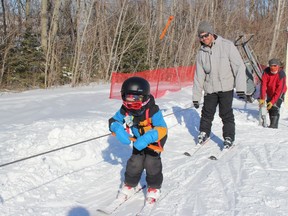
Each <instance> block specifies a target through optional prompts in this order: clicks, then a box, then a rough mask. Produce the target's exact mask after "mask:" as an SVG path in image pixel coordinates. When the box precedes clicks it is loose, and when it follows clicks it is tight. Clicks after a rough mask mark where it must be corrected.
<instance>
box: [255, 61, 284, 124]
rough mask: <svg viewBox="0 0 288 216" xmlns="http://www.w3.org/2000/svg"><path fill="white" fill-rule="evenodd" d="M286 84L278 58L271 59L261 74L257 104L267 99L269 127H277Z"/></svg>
mask: <svg viewBox="0 0 288 216" xmlns="http://www.w3.org/2000/svg"><path fill="white" fill-rule="evenodd" d="M286 90H287V86H286V74H285V72H284V71H283V70H282V69H281V68H280V61H279V59H271V60H270V61H269V67H267V68H266V69H265V70H264V73H263V75H262V83H261V91H260V99H259V106H263V105H264V103H265V99H266V101H267V110H268V112H269V118H270V126H269V127H270V128H278V122H279V117H280V114H279V110H280V107H281V104H282V102H283V101H284V96H285V92H286Z"/></svg>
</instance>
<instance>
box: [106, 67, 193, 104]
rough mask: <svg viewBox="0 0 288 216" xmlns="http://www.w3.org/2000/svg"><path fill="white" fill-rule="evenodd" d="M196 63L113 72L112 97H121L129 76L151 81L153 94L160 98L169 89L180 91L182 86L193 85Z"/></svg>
mask: <svg viewBox="0 0 288 216" xmlns="http://www.w3.org/2000/svg"><path fill="white" fill-rule="evenodd" d="M194 72H195V65H193V66H187V67H175V68H162V69H156V70H148V71H142V72H135V73H130V74H128V73H115V72H114V73H112V78H111V87H110V98H113V99H121V93H120V91H121V86H122V83H123V82H124V81H125V80H126V79H127V78H129V77H132V76H139V77H143V78H144V79H146V80H147V81H148V82H149V83H150V88H151V90H150V91H151V94H152V95H153V96H154V97H155V98H159V97H161V96H163V95H164V94H165V92H167V91H179V90H180V89H181V88H182V87H185V86H188V85H192V83H193V79H194Z"/></svg>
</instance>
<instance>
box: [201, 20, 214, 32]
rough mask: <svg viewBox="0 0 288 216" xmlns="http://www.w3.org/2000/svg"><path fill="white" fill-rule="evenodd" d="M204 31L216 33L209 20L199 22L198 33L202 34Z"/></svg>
mask: <svg viewBox="0 0 288 216" xmlns="http://www.w3.org/2000/svg"><path fill="white" fill-rule="evenodd" d="M202 33H210V34H214V30H213V28H212V26H211V25H210V23H208V22H207V21H201V22H200V23H199V26H198V35H200V34H202Z"/></svg>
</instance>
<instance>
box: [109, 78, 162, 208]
mask: <svg viewBox="0 0 288 216" xmlns="http://www.w3.org/2000/svg"><path fill="white" fill-rule="evenodd" d="M121 96H122V101H123V104H122V106H121V108H120V110H118V111H117V112H116V114H115V115H114V116H113V117H112V118H110V119H109V129H110V131H111V132H113V133H115V135H116V138H117V139H118V140H119V141H120V142H121V143H122V144H125V145H129V144H130V142H131V140H133V139H134V141H133V151H132V156H131V157H130V159H129V160H128V162H127V165H126V171H125V180H124V183H123V186H122V188H121V190H120V191H119V194H118V196H117V199H124V200H125V199H128V198H129V196H131V195H133V194H134V193H135V191H136V190H137V187H136V186H137V185H138V183H139V181H140V178H141V174H142V172H143V170H144V169H145V170H146V182H147V185H148V190H147V196H146V202H149V203H153V202H155V201H156V200H157V199H158V198H159V197H160V188H161V184H162V181H163V174H162V163H161V157H160V152H161V149H162V148H163V146H164V143H165V142H166V139H167V125H166V123H165V121H164V118H163V115H162V113H161V111H160V110H159V107H158V106H157V105H156V104H155V100H154V97H153V96H152V95H151V94H150V84H149V83H148V81H147V80H145V79H143V78H141V77H131V78H128V79H127V80H125V81H124V83H123V84H122V87H121ZM124 123H125V127H126V128H124V126H123V124H124ZM129 130H130V131H131V132H132V134H133V137H132V136H131V135H130V134H129V133H128V132H129ZM127 131H128V132H127ZM155 148H156V149H158V150H156V151H155V150H152V149H155Z"/></svg>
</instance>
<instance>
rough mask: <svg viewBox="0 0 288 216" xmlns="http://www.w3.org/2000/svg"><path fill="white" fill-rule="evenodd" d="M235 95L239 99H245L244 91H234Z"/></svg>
mask: <svg viewBox="0 0 288 216" xmlns="http://www.w3.org/2000/svg"><path fill="white" fill-rule="evenodd" d="M236 94H237V96H238V97H239V98H240V99H244V100H246V94H245V92H244V91H239V92H236Z"/></svg>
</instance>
